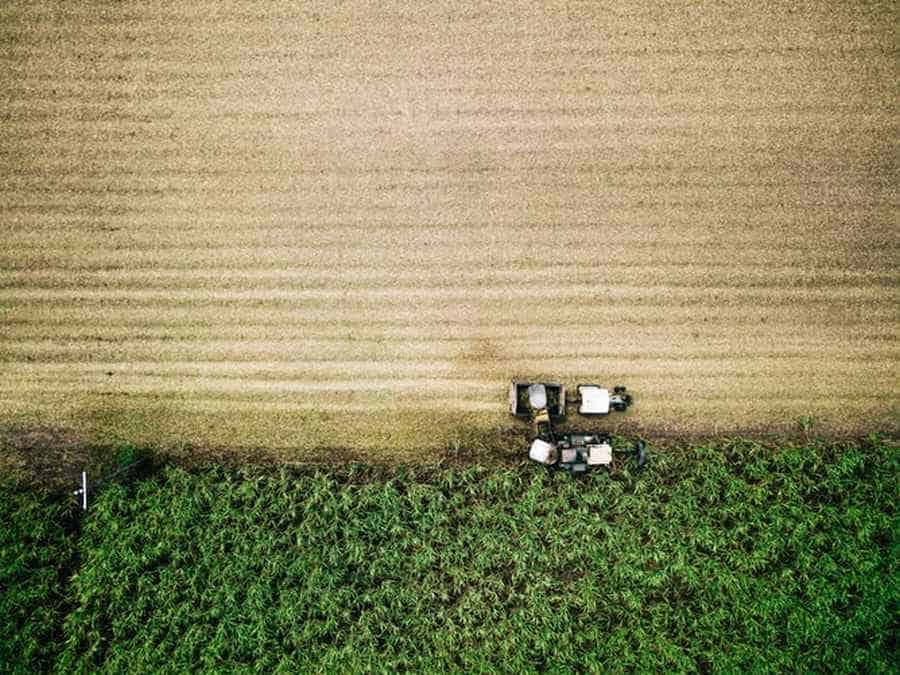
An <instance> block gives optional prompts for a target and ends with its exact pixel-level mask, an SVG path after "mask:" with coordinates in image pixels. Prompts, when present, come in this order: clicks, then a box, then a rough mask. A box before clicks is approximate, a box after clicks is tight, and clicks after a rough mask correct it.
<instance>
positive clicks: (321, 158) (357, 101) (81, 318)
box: [0, 2, 900, 459]
mask: <svg viewBox="0 0 900 675" xmlns="http://www.w3.org/2000/svg"><path fill="white" fill-rule="evenodd" d="M0 15H2V22H0V32H2V35H3V37H2V40H0V45H2V47H0V49H2V51H0V58H2V61H3V66H2V70H0V92H2V96H3V101H4V110H3V113H2V115H3V134H2V136H0V171H2V176H3V186H2V192H0V214H2V215H0V232H2V238H3V242H4V245H3V247H2V250H0V322H2V323H0V326H2V330H0V368H2V371H3V377H2V379H0V426H4V427H6V428H9V429H21V428H25V429H27V428H29V425H33V426H36V425H39V426H40V427H41V428H45V427H46V428H50V429H52V428H57V429H64V430H66V431H65V433H66V434H80V435H81V437H82V438H84V439H86V440H89V441H91V442H108V441H111V442H118V441H123V440H127V441H132V442H152V443H155V444H159V445H164V446H170V447H171V446H178V445H179V444H183V443H191V444H194V445H197V446H206V447H218V448H238V447H264V448H270V449H272V450H273V451H275V452H278V453H280V454H281V456H283V457H285V458H298V459H302V458H305V457H309V456H315V455H316V453H317V452H319V451H320V450H321V449H323V448H326V447H341V448H344V449H348V450H353V451H355V452H360V453H364V454H368V456H369V457H371V458H387V457H401V458H402V457H405V456H411V455H410V454H408V453H412V452H413V451H415V450H418V449H422V448H425V449H428V450H433V451H435V452H438V451H439V450H441V449H444V448H447V447H448V446H452V445H453V444H454V443H457V444H458V443H470V442H473V439H478V441H479V442H482V441H485V439H489V438H490V437H491V435H492V434H494V433H497V432H499V431H501V430H502V429H503V428H504V427H507V426H508V425H509V422H508V421H507V416H506V411H505V384H506V381H507V380H508V379H509V378H510V377H512V376H520V377H541V376H553V377H556V378H560V379H563V380H564V381H567V382H569V383H571V384H573V385H574V384H575V383H576V382H578V381H586V382H589V381H598V382H602V383H606V384H609V385H612V384H619V383H622V384H627V385H628V386H629V388H631V389H633V390H634V393H635V395H636V398H637V405H635V407H634V408H632V410H631V411H630V412H629V413H628V414H627V415H625V416H622V417H618V418H615V419H612V420H610V421H609V425H610V426H612V427H613V428H616V429H619V430H623V431H626V432H628V433H645V434H648V435H652V434H706V433H738V432H740V433H754V432H762V431H784V430H786V429H791V428H795V427H796V425H797V421H798V419H800V418H802V417H808V418H814V419H815V420H816V421H817V424H818V425H819V426H818V429H820V430H822V431H823V432H829V433H859V432H862V431H869V430H876V429H880V430H888V431H896V430H897V427H898V425H897V416H896V415H897V401H898V394H897V387H896V381H897V374H898V369H897V363H898V356H900V352H898V349H897V318H898V317H897V309H896V307H897V300H898V294H897V285H898V274H897V266H896V262H897V245H898V237H897V224H898V223H897V220H898V219H897V214H898V208H897V206H898V204H897V189H896V186H897V178H898V164H897V157H898V155H897V150H898V143H897V138H898V133H897V132H898V129H897V127H898V124H897V105H896V104H897V89H896V74H897V44H896V38H895V35H894V30H893V26H894V21H895V13H894V8H893V5H892V4H891V3H887V2H884V3H879V2H872V3H832V2H813V3H806V4H804V5H802V6H795V5H794V4H793V3H788V4H786V5H784V7H783V8H779V7H776V6H774V5H773V4H772V3H767V4H764V5H760V6H758V7H757V6H754V5H752V4H751V5H750V6H747V4H746V3H739V2H725V3H699V4H696V5H692V6H690V7H686V6H681V5H673V6H669V7H663V6H661V5H659V4H658V3H649V2H647V3H630V4H628V5H627V7H625V6H623V8H618V7H617V6H616V5H612V6H609V7H601V6H599V5H596V4H595V3H586V2H585V3H578V2H566V3H561V2H559V3H557V2H554V3H542V6H541V7H540V8H538V7H536V6H533V5H528V4H524V5H522V6H521V7H519V8H515V9H514V8H513V7H511V6H508V5H504V4H500V5H495V4H478V5H472V6H470V7H467V8H465V9H464V8H461V7H460V6H458V5H456V4H454V3H451V4H450V5H446V4H443V3H436V4H434V5H431V6H426V5H420V4H413V5H410V6H408V7H407V6H405V5H404V6H403V7H402V8H401V7H400V6H393V5H391V4H389V3H351V4H347V5H336V6H333V5H332V4H331V3H318V4H314V5H307V6H305V7H304V8H300V7H294V6H291V5H288V4H287V3H273V4H271V5H269V7H268V9H266V10H262V9H260V8H259V7H258V6H256V5H244V4H237V3H235V4H232V5H225V6H223V5H220V4H212V3H210V4H207V3H188V4H183V3H171V4H169V5H168V6H165V5H163V4H162V3H160V4H154V5H153V6H152V7H151V6H149V5H146V4H144V3H124V4H115V5H112V4H105V3H83V4H78V5H58V4H56V3H41V2H7V3H4V5H3V7H2V8H0ZM56 433H63V432H56Z"/></svg>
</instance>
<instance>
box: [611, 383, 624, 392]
mask: <svg viewBox="0 0 900 675" xmlns="http://www.w3.org/2000/svg"><path fill="white" fill-rule="evenodd" d="M613 393H614V394H624V393H625V387H623V386H622V385H618V386H615V387H613Z"/></svg>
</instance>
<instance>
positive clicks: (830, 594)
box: [6, 437, 900, 672]
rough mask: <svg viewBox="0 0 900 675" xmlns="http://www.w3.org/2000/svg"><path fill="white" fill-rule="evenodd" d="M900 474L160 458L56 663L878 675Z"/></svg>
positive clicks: (87, 552) (714, 464)
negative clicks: (255, 466) (190, 464)
mask: <svg viewBox="0 0 900 675" xmlns="http://www.w3.org/2000/svg"><path fill="white" fill-rule="evenodd" d="M898 473H900V472H898V454H897V448H896V446H894V445H892V444H890V443H887V442H885V441H884V440H882V439H879V438H876V437H872V438H870V439H868V440H867V441H865V442H863V443H858V444H851V443H839V444H826V443H822V442H816V443H810V444H807V445H804V446H795V445H785V446H784V447H781V448H775V449H773V448H770V447H763V446H760V445H758V444H755V443H749V442H744V441H739V440H735V441H727V442H721V443H717V444H714V445H709V446H699V447H692V448H683V449H673V450H671V451H666V452H657V453H655V455H654V461H653V463H652V464H650V465H648V466H647V467H646V468H645V469H644V470H643V471H642V472H634V471H617V472H614V473H605V472H598V473H595V474H591V475H589V476H586V477H584V480H581V479H577V480H573V479H572V478H571V477H569V476H567V475H564V474H558V473H549V472H547V471H545V470H543V469H542V468H541V467H537V466H531V465H528V466H527V467H526V468H516V469H512V468H501V467H492V468H479V467H457V466H453V467H448V468H443V469H431V470H429V471H428V472H427V473H424V472H423V473H418V474H417V473H416V472H414V471H412V470H410V469H408V468H406V469H402V468H399V469H395V470H387V471H381V472H376V471H371V472H369V471H367V470H365V469H364V468H360V467H356V466H355V467H351V468H350V469H348V470H347V471H346V472H342V471H337V472H323V471H319V472H312V473H304V474H292V473H288V472H282V473H280V474H276V475H263V474H259V473H253V472H234V471H227V470H224V469H210V470H205V471H199V472H196V473H190V472H186V471H183V470H179V469H167V470H165V471H164V472H162V473H160V474H157V475H155V476H153V477H150V478H148V479H145V480H142V481H139V482H137V483H135V484H133V485H131V486H125V485H116V484H113V485H110V486H109V487H108V488H107V489H105V490H104V491H103V492H101V493H100V494H98V496H97V499H96V501H95V503H94V507H93V509H92V510H91V511H90V512H89V513H88V516H87V518H86V520H85V521H84V527H83V534H82V537H81V540H80V542H79V550H80V555H81V565H80V568H79V571H78V575H77V576H76V577H74V578H73V580H72V582H71V584H70V585H69V586H68V589H67V597H68V602H69V603H70V604H71V607H72V609H71V611H69V612H68V615H67V616H66V618H65V625H64V636H65V643H64V646H63V649H62V653H61V654H59V655H58V658H56V660H55V666H56V668H57V669H59V670H62V671H72V670H75V671H94V670H106V671H124V670H128V671H134V670H138V671H145V672H154V671H172V670H175V671H181V670H215V671H221V670H233V669H245V668H252V669H254V670H259V671H270V670H273V671H281V672H288V671H291V672H293V671H301V672H305V671H316V672H319V671H338V670H339V671H349V672H358V671H372V670H378V671H393V670H424V671H446V670H454V671H498V672H520V671H526V672H529V671H535V670H553V671H573V670H588V671H606V670H649V671H663V670H678V671H685V670H715V671H728V672H735V671H744V670H755V671H766V670H772V671H779V670H791V671H797V670H802V671H806V670H813V671H822V670H828V671H842V672H858V671H868V672H887V671H891V670H892V669H893V667H894V664H895V663H896V662H897V654H896V641H895V635H896V616H897V599H898V597H900V588H898V575H897V572H896V570H897V569H898V560H897V557H898V546H897V532H898V522H897V514H896V506H895V505H896V504H897V503H898V499H897V498H898V496H900V495H898V484H900V481H898V477H900V476H898ZM6 545H7V546H15V544H14V542H12V541H10V540H7V542H6Z"/></svg>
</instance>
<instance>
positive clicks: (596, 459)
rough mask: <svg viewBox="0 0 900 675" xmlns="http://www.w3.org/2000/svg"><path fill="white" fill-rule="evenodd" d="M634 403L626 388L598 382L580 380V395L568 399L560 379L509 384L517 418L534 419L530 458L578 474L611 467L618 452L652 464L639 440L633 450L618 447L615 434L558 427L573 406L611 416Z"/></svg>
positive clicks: (587, 413) (585, 412) (583, 412)
mask: <svg viewBox="0 0 900 675" xmlns="http://www.w3.org/2000/svg"><path fill="white" fill-rule="evenodd" d="M631 403H632V397H631V394H629V393H628V392H627V390H626V388H625V387H614V388H613V390H612V393H610V391H609V390H608V389H605V388H603V387H601V386H599V385H596V384H580V385H578V387H577V388H576V395H575V396H574V397H572V398H571V399H569V398H567V392H566V388H565V386H564V385H563V384H561V383H559V382H526V381H522V380H513V381H512V382H511V383H510V385H509V411H510V413H512V414H513V415H515V416H516V417H521V418H525V419H530V420H531V424H532V426H533V430H534V439H533V440H532V442H531V448H530V449H529V452H528V457H529V458H530V459H532V460H534V461H536V462H539V463H540V464H544V465H546V466H550V467H554V468H558V469H562V470H565V471H568V472H570V473H573V474H577V473H585V472H586V471H588V470H590V469H593V468H596V467H600V466H609V465H610V464H612V462H613V455H614V453H615V454H619V453H631V454H634V455H635V456H636V458H637V462H638V465H639V466H643V465H644V464H646V462H647V447H646V444H645V443H644V442H643V441H637V442H636V443H635V444H634V446H633V447H632V448H628V449H621V448H615V449H614V448H613V439H612V436H611V435H609V434H606V433H585V432H567V433H559V432H557V431H555V430H554V428H553V423H554V422H555V421H558V420H561V419H563V418H564V417H565V416H566V408H567V406H568V405H570V404H575V405H577V409H578V414H580V415H585V416H596V415H607V414H609V413H610V411H615V412H624V411H625V410H627V409H628V407H629V406H630V405H631Z"/></svg>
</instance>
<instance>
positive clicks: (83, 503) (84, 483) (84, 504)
mask: <svg viewBox="0 0 900 675" xmlns="http://www.w3.org/2000/svg"><path fill="white" fill-rule="evenodd" d="M74 494H75V496H76V497H77V496H78V495H81V508H82V510H84V511H87V471H82V472H81V489H80V490H75V493H74Z"/></svg>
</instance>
